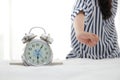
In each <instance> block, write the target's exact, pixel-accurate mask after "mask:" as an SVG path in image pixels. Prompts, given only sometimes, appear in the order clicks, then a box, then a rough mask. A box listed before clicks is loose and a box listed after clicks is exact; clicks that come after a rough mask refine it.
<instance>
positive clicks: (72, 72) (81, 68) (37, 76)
mask: <svg viewBox="0 0 120 80" xmlns="http://www.w3.org/2000/svg"><path fill="white" fill-rule="evenodd" d="M62 63H63V64H61V62H53V64H52V65H48V66H39V67H33V66H29V67H26V66H23V65H21V64H14V63H12V64H9V62H8V61H0V80H120V59H105V60H89V59H69V60H64V61H62Z"/></svg>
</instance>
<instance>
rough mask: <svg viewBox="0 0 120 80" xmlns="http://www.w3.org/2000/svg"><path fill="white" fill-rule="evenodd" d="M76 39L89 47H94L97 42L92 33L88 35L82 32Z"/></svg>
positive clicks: (95, 36) (96, 37)
mask: <svg viewBox="0 0 120 80" xmlns="http://www.w3.org/2000/svg"><path fill="white" fill-rule="evenodd" d="M77 39H78V40H79V41H80V42H81V43H83V44H86V45H88V46H90V47H93V46H95V45H96V44H97V42H98V40H99V38H98V36H97V35H95V34H93V33H88V32H83V33H81V34H79V35H77Z"/></svg>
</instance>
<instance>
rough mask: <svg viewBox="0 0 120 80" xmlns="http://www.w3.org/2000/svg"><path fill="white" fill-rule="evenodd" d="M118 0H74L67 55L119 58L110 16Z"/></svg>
mask: <svg viewBox="0 0 120 80" xmlns="http://www.w3.org/2000/svg"><path fill="white" fill-rule="evenodd" d="M117 3H118V0H77V1H76V3H75V6H74V9H73V12H72V15H71V19H72V26H71V45H72V51H71V52H70V53H69V54H68V55H67V57H66V59H69V58H90V59H107V58H118V57H120V49H119V46H118V42H117V33H116V29H115V24H114V19H115V15H116V11H117Z"/></svg>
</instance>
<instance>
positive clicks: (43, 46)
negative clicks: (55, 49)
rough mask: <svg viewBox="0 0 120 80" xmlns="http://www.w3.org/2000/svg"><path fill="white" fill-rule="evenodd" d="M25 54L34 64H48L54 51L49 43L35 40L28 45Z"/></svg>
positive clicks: (29, 61) (28, 60)
mask: <svg viewBox="0 0 120 80" xmlns="http://www.w3.org/2000/svg"><path fill="white" fill-rule="evenodd" d="M24 56H25V59H26V60H27V62H28V63H30V64H32V65H41V64H48V63H50V62H51V60H52V51H51V49H50V46H49V45H48V44H47V43H45V42H42V41H40V40H33V41H31V42H30V43H28V44H27V45H26V48H25V52H24Z"/></svg>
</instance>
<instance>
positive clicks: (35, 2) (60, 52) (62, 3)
mask: <svg viewBox="0 0 120 80" xmlns="http://www.w3.org/2000/svg"><path fill="white" fill-rule="evenodd" d="M11 4H12V5H11V28H12V31H11V34H12V39H11V41H12V42H11V43H12V44H11V50H12V51H11V55H12V57H11V58H12V59H13V60H15V59H21V54H23V48H24V45H23V44H22V42H21V39H22V37H23V36H24V34H25V33H28V31H29V29H30V28H31V27H34V26H40V27H43V28H45V29H46V32H47V33H50V34H51V37H53V39H54V42H53V44H52V45H51V46H52V50H53V54H54V59H56V58H59V59H65V56H66V55H67V54H68V53H69V51H70V22H71V21H70V12H71V7H72V1H70V0H42V1H41V0H12V2H11Z"/></svg>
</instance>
